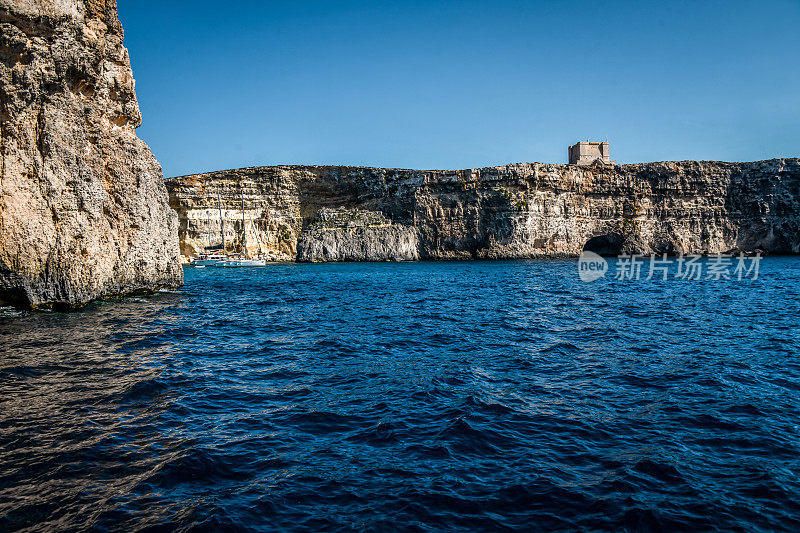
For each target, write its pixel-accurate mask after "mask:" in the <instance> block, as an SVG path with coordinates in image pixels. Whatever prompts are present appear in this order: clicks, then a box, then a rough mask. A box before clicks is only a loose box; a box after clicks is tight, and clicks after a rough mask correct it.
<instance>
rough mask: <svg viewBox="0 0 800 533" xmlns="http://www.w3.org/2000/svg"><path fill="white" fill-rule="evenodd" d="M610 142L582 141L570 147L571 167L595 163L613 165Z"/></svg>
mask: <svg viewBox="0 0 800 533" xmlns="http://www.w3.org/2000/svg"><path fill="white" fill-rule="evenodd" d="M610 145H611V143H609V142H589V141H581V142H579V143H578V144H573V145H572V146H570V147H569V164H570V165H591V164H593V163H594V162H595V161H597V162H599V163H601V164H603V165H613V164H614V161H611V155H610V154H611V152H610V150H609V148H610Z"/></svg>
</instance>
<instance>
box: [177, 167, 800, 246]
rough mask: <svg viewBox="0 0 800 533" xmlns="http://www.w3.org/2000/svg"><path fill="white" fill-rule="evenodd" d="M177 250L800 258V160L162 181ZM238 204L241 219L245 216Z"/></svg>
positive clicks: (239, 173) (242, 172) (242, 174)
mask: <svg viewBox="0 0 800 533" xmlns="http://www.w3.org/2000/svg"><path fill="white" fill-rule="evenodd" d="M167 188H168V189H169V192H170V203H171V205H172V207H173V208H174V209H175V210H176V211H177V213H178V215H179V219H180V224H179V225H180V230H179V231H180V242H181V252H182V254H183V255H184V256H185V257H186V258H189V257H192V256H195V255H196V254H197V253H199V252H201V251H202V250H204V249H206V248H214V247H216V248H219V246H220V244H221V237H220V227H221V224H220V215H219V212H220V208H221V210H222V212H223V218H224V220H225V224H224V225H225V233H226V241H227V244H228V248H229V251H231V250H240V249H241V240H242V237H241V236H242V211H244V216H245V222H244V227H245V228H246V231H247V243H248V250H249V252H250V253H251V254H257V253H261V254H265V255H267V256H268V257H271V258H273V259H285V260H295V259H296V260H299V261H350V260H376V261H380V260H413V259H462V258H484V259H501V258H535V257H568V256H576V255H579V254H580V253H581V251H583V250H584V249H589V250H593V251H596V252H599V253H603V254H608V255H614V254H617V253H625V252H627V253H643V254H649V253H669V254H677V253H687V254H688V253H718V252H735V251H744V252H753V251H759V250H760V251H762V252H764V253H798V252H800V161H799V160H798V159H775V160H770V161H760V162H754V163H721V162H705V161H704V162H696V161H683V162H663V163H647V164H637V165H614V166H593V167H578V166H573V165H551V164H539V163H530V164H515V165H506V166H500V167H491V168H482V169H471V170H459V171H433V170H431V171H421V170H398V169H380V168H360V167H327V166H277V167H263V168H247V169H239V170H229V171H222V172H212V173H208V174H198V175H193V176H184V177H180V178H172V179H169V180H167ZM242 204H244V209H243V210H242Z"/></svg>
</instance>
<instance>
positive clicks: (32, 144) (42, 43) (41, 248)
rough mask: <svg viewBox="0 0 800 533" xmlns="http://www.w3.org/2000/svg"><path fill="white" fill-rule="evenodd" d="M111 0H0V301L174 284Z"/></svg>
mask: <svg viewBox="0 0 800 533" xmlns="http://www.w3.org/2000/svg"><path fill="white" fill-rule="evenodd" d="M122 40H123V31H122V27H121V25H120V22H119V20H118V18H117V10H116V2H115V1H114V0H0V154H1V155H2V165H1V166H0V301H3V302H6V303H13V304H18V305H22V306H27V307H36V308H41V307H55V308H74V307H80V306H82V305H84V304H86V303H87V302H89V301H91V300H94V299H97V298H104V297H111V296H117V295H124V294H130V293H137V292H143V291H152V290H155V289H158V288H161V287H175V286H179V285H180V284H181V282H182V279H183V278H182V276H183V274H182V270H181V268H180V263H179V248H178V241H177V233H178V228H177V217H176V216H175V213H174V211H172V210H171V209H169V205H168V198H167V192H166V189H165V187H164V183H163V180H162V177H163V176H162V171H161V167H160V165H159V164H158V162H157V161H156V159H155V157H153V155H152V154H151V152H150V149H149V148H148V147H147V145H146V144H145V143H144V142H143V141H141V140H140V139H138V138H137V136H136V128H137V127H138V126H139V124H140V123H141V115H140V113H139V106H138V103H137V100H136V94H135V92H134V80H133V76H132V73H131V66H130V61H129V58H128V52H127V50H126V49H125V47H124V46H123V45H122Z"/></svg>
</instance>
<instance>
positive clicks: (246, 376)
mask: <svg viewBox="0 0 800 533" xmlns="http://www.w3.org/2000/svg"><path fill="white" fill-rule="evenodd" d="M704 261H705V260H704ZM185 274H186V285H185V287H184V288H182V289H181V290H178V291H173V292H161V293H158V294H154V295H152V296H147V297H135V298H125V299H119V300H114V301H106V302H102V303H97V304H93V305H92V306H90V307H89V308H87V309H85V310H83V311H80V312H74V313H66V314H64V313H21V312H17V311H13V310H10V309H4V310H2V311H0V343H1V345H2V355H0V530H2V531H17V530H24V531H47V530H81V529H90V530H101V531H105V530H118V531H136V530H147V531H161V530H165V531H168V530H177V531H248V530H252V531H351V530H357V531H397V530H402V531H460V530H472V531H498V530H499V531H504V530H507V531H511V530H525V531H541V530H547V531H550V530H560V531H573V530H611V531H662V530H663V531H668V530H680V531H688V530H692V531H696V530H700V531H710V530H746V531H772V530H784V531H792V530H794V531H797V530H798V529H800V478H799V476H800V357H799V356H798V352H799V351H800V258H780V257H775V258H765V259H763V260H762V261H761V264H760V272H759V276H758V279H750V278H746V279H742V280H738V279H731V280H726V279H720V280H714V279H702V280H688V279H676V278H674V277H670V278H669V279H667V280H664V279H661V277H659V276H656V277H653V278H652V279H650V280H647V279H640V280H638V281H636V280H617V279H614V278H613V277H611V276H606V277H604V278H601V279H599V280H597V281H594V282H592V283H584V282H582V281H581V280H580V278H579V277H578V269H577V261H575V260H572V261H566V260H565V261H509V262H483V261H474V262H419V263H371V264H367V263H349V264H286V265H271V266H267V267H265V268H260V269H214V268H206V269H193V268H187V269H186V270H185Z"/></svg>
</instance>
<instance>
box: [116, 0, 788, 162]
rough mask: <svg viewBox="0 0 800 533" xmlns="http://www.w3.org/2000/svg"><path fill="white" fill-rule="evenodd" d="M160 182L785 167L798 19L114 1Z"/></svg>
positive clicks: (701, 6) (556, 8)
mask: <svg viewBox="0 0 800 533" xmlns="http://www.w3.org/2000/svg"><path fill="white" fill-rule="evenodd" d="M118 2H119V14H120V18H121V20H122V23H123V25H124V27H125V31H126V36H125V43H126V45H127V46H128V48H129V50H130V54H131V60H132V62H133V72H134V76H135V78H136V82H137V83H136V88H137V94H138V97H139V103H140V106H141V110H142V113H143V115H144V119H143V120H144V122H143V125H142V126H141V128H139V135H140V136H141V137H142V138H143V139H144V140H145V141H147V142H148V143H149V144H150V146H151V148H152V149H153V152H154V153H155V154H156V157H158V159H159V160H160V161H161V163H162V165H163V166H164V173H165V175H167V176H175V175H180V174H186V173H193V172H202V171H210V170H219V169H226V168H236V167H243V166H254V165H272V164H353V165H369V166H382V167H404V168H426V169H427V168H470V167H479V166H487V165H495V164H502V163H509V162H521V161H540V162H556V163H564V162H566V157H567V146H568V145H569V144H572V143H574V142H576V141H578V140H581V139H584V140H585V139H587V138H588V139H592V140H599V139H606V138H608V139H609V140H611V143H612V144H611V153H612V157H613V158H614V159H616V160H617V161H618V162H620V163H631V162H640V161H659V160H683V159H718V160H725V161H746V160H758V159H767V158H771V157H780V156H783V157H786V156H793V157H797V156H798V155H800V1H798V0H775V1H771V0H763V1H758V2H754V1H751V0H750V1H741V2H740V1H735V0H732V1H725V2H715V1H691V2H681V1H674V0H670V1H666V2H665V1H663V0H662V1H658V2H650V1H630V2H627V1H624V2H623V1H620V2H615V1H610V0H609V1H604V2H587V1H563V2H559V1H534V0H530V1H526V2H522V1H502V0H497V1H448V0H440V1H428V2H418V1H391V0H390V1H386V0H370V1H347V0H338V1H335V0H331V1H315V0H303V1H298V0H286V1H248V0H227V1H224V2H223V1H211V0H193V1H188V0H170V1H164V0H118Z"/></svg>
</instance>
